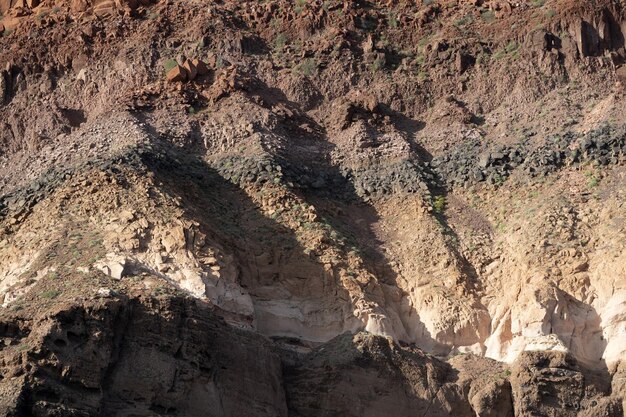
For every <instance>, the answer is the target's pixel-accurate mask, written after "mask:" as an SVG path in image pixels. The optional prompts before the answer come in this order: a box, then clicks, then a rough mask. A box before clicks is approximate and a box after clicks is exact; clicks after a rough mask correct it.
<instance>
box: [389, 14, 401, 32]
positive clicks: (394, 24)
mask: <svg viewBox="0 0 626 417" xmlns="http://www.w3.org/2000/svg"><path fill="white" fill-rule="evenodd" d="M387 25H389V27H390V28H393V29H395V28H397V27H398V26H400V22H399V21H398V19H397V18H396V16H395V15H394V14H389V16H388V17H387Z"/></svg>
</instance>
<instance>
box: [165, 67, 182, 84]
mask: <svg viewBox="0 0 626 417" xmlns="http://www.w3.org/2000/svg"><path fill="white" fill-rule="evenodd" d="M166 78H167V81H169V82H171V83H175V82H185V81H187V70H186V69H185V68H183V67H181V66H180V65H176V66H175V67H174V68H172V69H171V70H169V72H168V73H167V76H166Z"/></svg>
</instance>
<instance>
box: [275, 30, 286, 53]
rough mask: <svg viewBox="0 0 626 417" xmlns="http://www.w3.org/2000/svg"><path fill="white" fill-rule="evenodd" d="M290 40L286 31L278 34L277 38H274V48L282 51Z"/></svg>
mask: <svg viewBox="0 0 626 417" xmlns="http://www.w3.org/2000/svg"><path fill="white" fill-rule="evenodd" d="M288 40H289V39H288V38H287V35H285V34H284V33H279V34H278V35H276V39H275V40H274V50H276V51H282V50H283V49H284V48H285V45H287V42H288Z"/></svg>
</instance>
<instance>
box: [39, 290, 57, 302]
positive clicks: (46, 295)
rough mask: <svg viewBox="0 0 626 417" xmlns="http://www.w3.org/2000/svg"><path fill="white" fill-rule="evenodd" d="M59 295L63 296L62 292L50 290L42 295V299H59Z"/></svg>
mask: <svg viewBox="0 0 626 417" xmlns="http://www.w3.org/2000/svg"><path fill="white" fill-rule="evenodd" d="M59 295H61V291H58V290H48V291H44V292H42V293H41V297H42V298H47V299H49V300H51V299H53V298H57V297H58V296H59Z"/></svg>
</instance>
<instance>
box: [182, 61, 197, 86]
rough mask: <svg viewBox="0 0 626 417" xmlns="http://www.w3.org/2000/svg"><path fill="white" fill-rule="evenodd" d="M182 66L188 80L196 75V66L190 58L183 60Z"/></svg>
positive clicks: (191, 79)
mask: <svg viewBox="0 0 626 417" xmlns="http://www.w3.org/2000/svg"><path fill="white" fill-rule="evenodd" d="M183 68H184V69H185V71H187V80H188V81H193V80H194V79H195V78H196V76H197V75H198V68H197V67H196V66H195V65H194V63H193V62H192V61H191V60H190V59H187V60H185V62H184V63H183Z"/></svg>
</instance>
